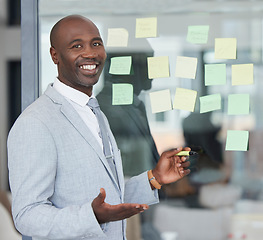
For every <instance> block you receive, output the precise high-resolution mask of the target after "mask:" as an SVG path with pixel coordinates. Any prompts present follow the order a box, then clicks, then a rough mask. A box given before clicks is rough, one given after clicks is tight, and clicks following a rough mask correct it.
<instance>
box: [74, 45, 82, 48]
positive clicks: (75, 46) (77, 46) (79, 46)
mask: <svg viewBox="0 0 263 240" xmlns="http://www.w3.org/2000/svg"><path fill="white" fill-rule="evenodd" d="M73 48H81V45H80V44H76V45H74V46H73Z"/></svg>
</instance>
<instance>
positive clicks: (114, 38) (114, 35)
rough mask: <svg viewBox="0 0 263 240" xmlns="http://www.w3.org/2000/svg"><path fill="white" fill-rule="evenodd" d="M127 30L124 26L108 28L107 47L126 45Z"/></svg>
mask: <svg viewBox="0 0 263 240" xmlns="http://www.w3.org/2000/svg"><path fill="white" fill-rule="evenodd" d="M128 39H129V32H128V31H127V29H125V28H109V29H108V38H107V45H106V46H107V47H127V46H128Z"/></svg>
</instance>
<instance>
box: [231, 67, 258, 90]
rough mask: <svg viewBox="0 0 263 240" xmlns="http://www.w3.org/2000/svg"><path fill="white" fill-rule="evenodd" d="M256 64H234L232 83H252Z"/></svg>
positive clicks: (234, 84)
mask: <svg viewBox="0 0 263 240" xmlns="http://www.w3.org/2000/svg"><path fill="white" fill-rule="evenodd" d="M253 66H254V65H253V64H252V63H249V64H233V65H232V85H233V86H236V85H251V84H253V83H254V77H253V75H254V73H253V72H254V70H253V69H254V67H253Z"/></svg>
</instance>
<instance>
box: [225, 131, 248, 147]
mask: <svg viewBox="0 0 263 240" xmlns="http://www.w3.org/2000/svg"><path fill="white" fill-rule="evenodd" d="M248 137H249V133H248V131H238V130H228V131H227V138H226V148H225V150H226V151H247V149H248Z"/></svg>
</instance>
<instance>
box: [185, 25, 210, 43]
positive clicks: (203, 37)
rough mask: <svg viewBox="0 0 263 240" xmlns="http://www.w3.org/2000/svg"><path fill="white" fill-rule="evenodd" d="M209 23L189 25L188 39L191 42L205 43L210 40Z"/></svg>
mask: <svg viewBox="0 0 263 240" xmlns="http://www.w3.org/2000/svg"><path fill="white" fill-rule="evenodd" d="M208 32H209V26H208V25H197V26H188V32H187V38H186V41H187V42H189V43H196V44H204V43H207V40H208Z"/></svg>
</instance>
